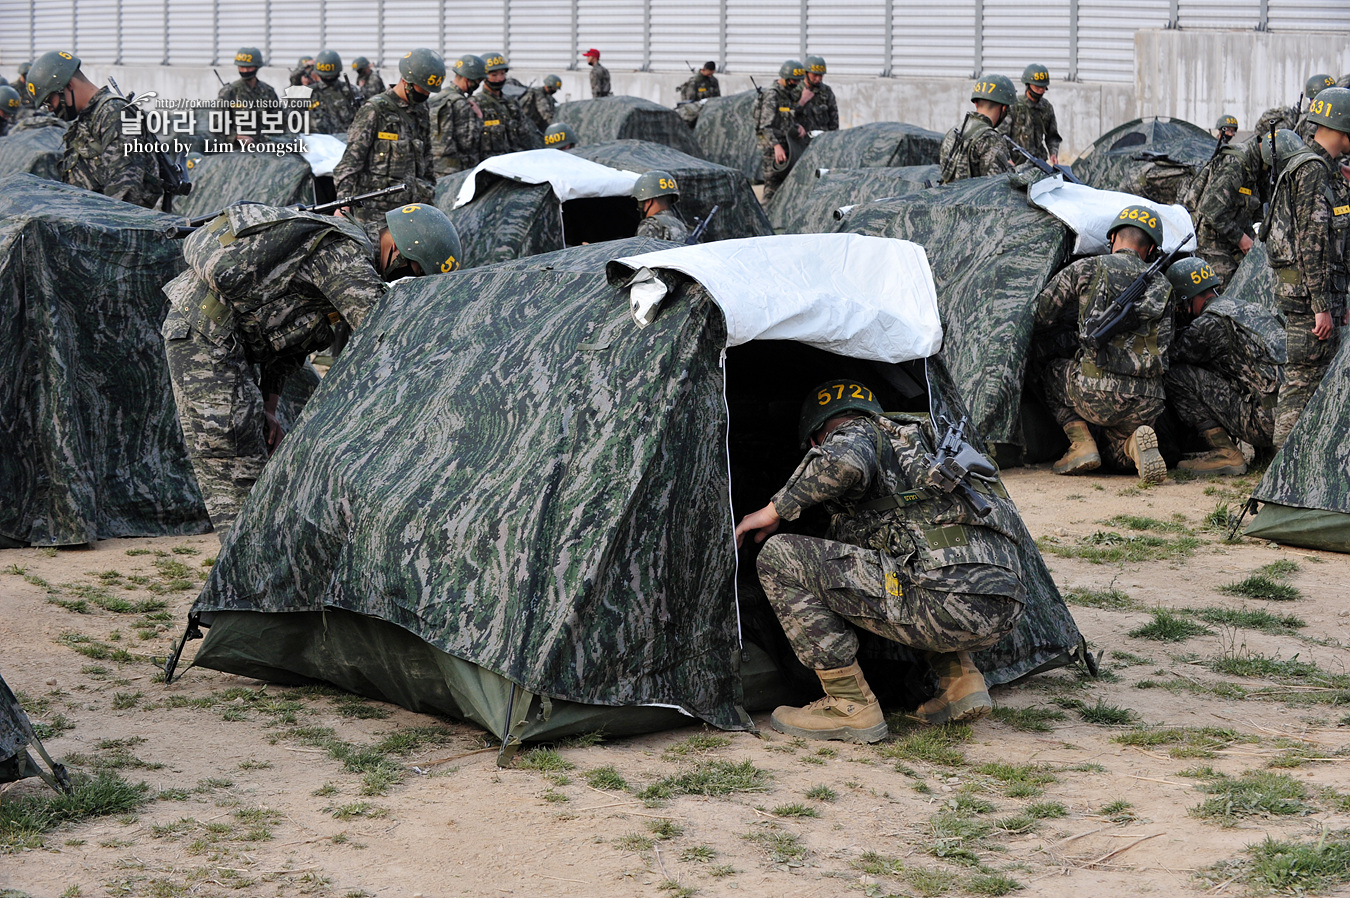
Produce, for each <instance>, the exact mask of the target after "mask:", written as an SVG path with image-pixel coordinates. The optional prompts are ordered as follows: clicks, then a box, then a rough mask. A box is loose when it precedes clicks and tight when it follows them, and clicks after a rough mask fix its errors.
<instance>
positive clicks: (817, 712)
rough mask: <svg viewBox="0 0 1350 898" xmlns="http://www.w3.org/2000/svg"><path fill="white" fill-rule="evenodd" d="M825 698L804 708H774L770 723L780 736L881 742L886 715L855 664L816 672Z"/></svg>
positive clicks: (884, 733)
mask: <svg viewBox="0 0 1350 898" xmlns="http://www.w3.org/2000/svg"><path fill="white" fill-rule="evenodd" d="M816 675H817V676H818V677H820V685H821V687H822V688H823V689H824V690H825V697H824V698H821V699H817V700H816V701H814V702H812V703H811V704H809V705H807V706H806V707H805V708H789V707H787V706H786V705H784V706H782V707H780V708H777V709H775V710H774V712H773V716H772V717H770V718H769V723H770V724H771V725H772V726H773V728H774V729H775V730H777V731H778V732H780V733H787V734H788V735H789V736H801V737H802V738H803V739H842V740H844V741H845V742H862V743H867V742H880V741H881V740H882V739H885V738H886V733H887V730H886V715H885V714H883V713H882V712H881V702H879V701H877V697H876V695H874V694H873V693H872V687H871V686H868V685H867V680H865V679H864V678H863V672H862V668H861V667H859V666H858V662H857V661H854V662H853V663H852V664H850V665H849V666H848V667H840V668H836V669H834V670H818V671H816Z"/></svg>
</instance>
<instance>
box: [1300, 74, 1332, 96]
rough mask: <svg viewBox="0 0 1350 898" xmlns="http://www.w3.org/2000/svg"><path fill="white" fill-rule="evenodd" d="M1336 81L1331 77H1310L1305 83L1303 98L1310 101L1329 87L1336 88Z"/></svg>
mask: <svg viewBox="0 0 1350 898" xmlns="http://www.w3.org/2000/svg"><path fill="white" fill-rule="evenodd" d="M1335 86H1336V79H1335V78H1333V77H1331V76H1330V75H1309V76H1308V80H1307V81H1305V82H1304V83H1303V96H1305V97H1308V98H1309V99H1311V98H1313V97H1315V96H1317V95H1318V94H1320V93H1321V92H1322V91H1324V90H1326V89H1327V88H1328V87H1335Z"/></svg>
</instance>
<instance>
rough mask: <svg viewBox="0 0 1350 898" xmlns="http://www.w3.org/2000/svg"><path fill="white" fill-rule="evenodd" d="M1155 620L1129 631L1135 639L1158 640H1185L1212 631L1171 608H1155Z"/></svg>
mask: <svg viewBox="0 0 1350 898" xmlns="http://www.w3.org/2000/svg"><path fill="white" fill-rule="evenodd" d="M1152 613H1153V620H1151V621H1149V622H1148V623H1146V624H1144V625H1143V626H1141V627H1136V628H1134V629H1133V630H1131V631H1129V633H1127V634H1126V635H1127V636H1133V637H1134V638H1135V639H1152V640H1156V641H1158V642H1185V641H1186V640H1187V639H1190V638H1191V637H1192V636H1200V635H1202V634H1205V633H1209V632H1211V631H1210V629H1209V628H1208V627H1206V626H1204V625H1203V624H1197V623H1196V622H1195V621H1193V620H1188V619H1186V618H1184V617H1182V616H1181V615H1179V614H1177V613H1176V612H1175V611H1173V610H1172V609H1170V608H1163V607H1158V608H1154V609H1153V612H1152Z"/></svg>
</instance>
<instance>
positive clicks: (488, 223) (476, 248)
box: [436, 171, 637, 268]
mask: <svg viewBox="0 0 1350 898" xmlns="http://www.w3.org/2000/svg"><path fill="white" fill-rule="evenodd" d="M469 174H470V172H468V171H461V172H455V173H454V174H452V175H445V176H443V177H440V178H437V179H436V206H437V208H439V209H440V210H441V211H443V212H444V213H445V214H446V215H448V216H449V217H450V221H452V222H454V225H455V230H457V231H459V241H460V245H461V247H462V248H463V255H462V259H461V262H462V264H463V266H464V267H465V268H477V267H479V266H482V265H490V264H492V263H493V262H505V261H507V260H508V259H517V258H524V257H526V256H536V255H539V254H540V253H549V252H553V251H554V250H558V249H562V248H563V246H565V243H564V242H563V217H562V208H561V206H560V204H559V203H558V198H557V197H556V196H554V195H553V189H552V188H551V187H549V185H547V184H522V183H520V182H519V181H512V180H509V179H507V178H499V177H497V176H496V175H491V174H489V175H484V176H482V177H481V178H480V181H479V186H478V190H477V192H476V193H475V194H474V198H473V202H471V203H467V204H465V205H463V206H460V207H459V208H458V209H456V208H455V195H456V194H458V193H459V187H460V185H461V184H463V183H464V179H465V178H467V177H468V176H469ZM485 183H486V185H487V186H486V187H485V186H484V184H485ZM633 226H634V227H636V226H637V222H636V214H635V215H634V223H633Z"/></svg>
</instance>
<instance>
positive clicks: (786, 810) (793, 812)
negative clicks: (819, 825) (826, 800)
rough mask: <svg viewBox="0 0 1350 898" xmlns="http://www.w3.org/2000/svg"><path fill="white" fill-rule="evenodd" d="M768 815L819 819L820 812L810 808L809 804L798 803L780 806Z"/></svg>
mask: <svg viewBox="0 0 1350 898" xmlns="http://www.w3.org/2000/svg"><path fill="white" fill-rule="evenodd" d="M770 813H772V814H773V815H774V816H775V817H819V816H820V811H817V810H816V809H815V808H813V807H811V806H810V805H809V804H802V803H801V802H799V801H796V802H793V803H792V804H780V805H779V806H778V807H776V808H774V809H773V810H772V811H771V812H770Z"/></svg>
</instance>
